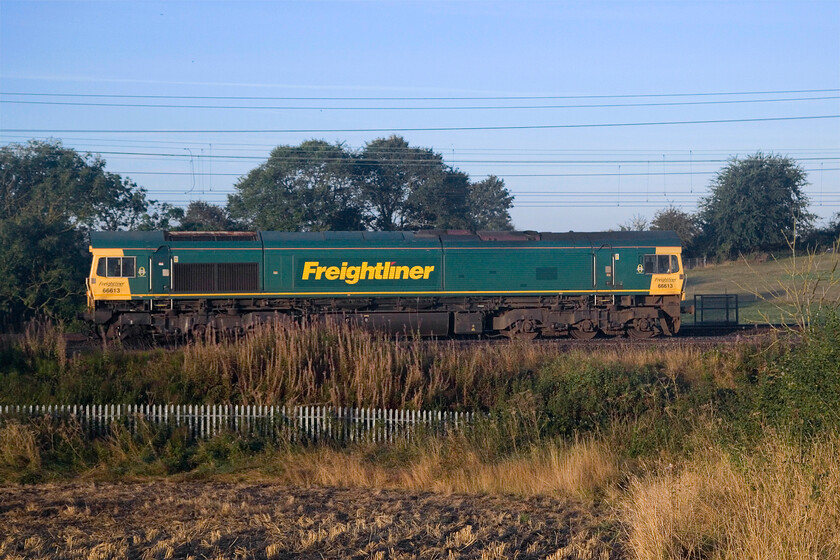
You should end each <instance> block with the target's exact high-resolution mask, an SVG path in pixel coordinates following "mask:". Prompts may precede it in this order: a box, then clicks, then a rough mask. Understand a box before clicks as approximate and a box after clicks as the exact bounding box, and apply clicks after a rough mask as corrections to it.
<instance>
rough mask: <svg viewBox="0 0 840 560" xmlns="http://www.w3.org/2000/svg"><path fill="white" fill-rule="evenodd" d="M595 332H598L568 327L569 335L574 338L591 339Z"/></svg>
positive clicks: (596, 332)
mask: <svg viewBox="0 0 840 560" xmlns="http://www.w3.org/2000/svg"><path fill="white" fill-rule="evenodd" d="M596 334H598V331H582V330H580V329H576V328H574V327H572V328H571V329H569V336H571V337H572V338H574V339H575V340H592V339H593V338H595V335H596Z"/></svg>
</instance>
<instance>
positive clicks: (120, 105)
mask: <svg viewBox="0 0 840 560" xmlns="http://www.w3.org/2000/svg"><path fill="white" fill-rule="evenodd" d="M0 95H2V94H0ZM829 99H840V96H837V95H829V96H821V97H785V98H781V99H725V100H715V101H669V102H658V103H608V104H603V103H601V104H587V105H460V106H457V105H456V106H439V107H417V106H413V107H408V106H399V107H383V106H378V107H329V106H306V105H294V106H291V105H286V106H284V105H170V104H160V103H90V102H81V101H19V100H11V99H0V103H6V104H16V105H61V106H74V107H116V108H143V109H150V108H153V109H240V110H242V109H244V110H252V111H264V110H269V111H307V110H308V111H476V110H506V109H515V110H522V109H597V108H618V107H674V106H687V105H739V104H745V103H780V102H789V101H825V100H829Z"/></svg>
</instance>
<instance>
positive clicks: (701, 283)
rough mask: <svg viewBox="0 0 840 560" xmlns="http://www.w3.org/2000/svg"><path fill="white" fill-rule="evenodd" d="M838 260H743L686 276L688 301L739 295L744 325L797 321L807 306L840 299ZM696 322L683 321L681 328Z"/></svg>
mask: <svg viewBox="0 0 840 560" xmlns="http://www.w3.org/2000/svg"><path fill="white" fill-rule="evenodd" d="M838 260H840V255H837V254H836V253H822V254H819V255H810V256H808V255H806V256H797V257H796V258H794V257H790V256H788V257H779V258H773V257H767V258H766V259H764V258H758V259H757V258H745V259H740V260H738V261H728V262H725V263H721V264H712V265H709V266H706V267H705V268H694V269H692V270H689V271H687V272H686V275H687V276H688V283H687V286H686V301H687V302H693V300H694V295H695V294H738V301H739V304H740V322H741V323H747V324H749V323H765V322H772V323H783V322H787V323H790V322H795V317H794V316H795V315H798V314H801V313H800V312H801V310H802V308H803V307H809V308H810V309H812V310H816V309H817V308H818V306H819V305H820V304H821V303H825V302H826V301H835V302H836V301H837V300H838V298H840V267H838ZM693 322H694V317H692V316H685V315H684V316H683V324H692V323H693Z"/></svg>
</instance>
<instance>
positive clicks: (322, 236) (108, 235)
mask: <svg viewBox="0 0 840 560" xmlns="http://www.w3.org/2000/svg"><path fill="white" fill-rule="evenodd" d="M486 242H495V243H500V244H508V243H509V244H511V245H547V246H559V247H602V246H642V247H663V246H664V247H679V246H680V245H681V243H680V239H679V237H677V234H676V233H674V232H673V231H608V232H571V231H570V232H567V233H553V232H542V233H540V232H535V231H479V232H471V231H465V230H422V231H416V232H415V231H323V232H282V231H260V232H165V231H92V232H90V244H91V246H92V247H97V248H126V249H136V248H153V249H157V248H158V247H160V246H161V245H166V244H167V243H168V244H170V245H174V246H179V245H180V246H189V247H203V246H208V245H207V244H212V246H217V247H229V246H237V247H242V246H243V245H245V246H248V247H260V246H261V245H262V246H266V247H272V246H278V245H279V246H287V247H288V246H298V247H301V246H303V247H305V246H307V245H312V246H316V247H317V246H335V245H338V246H345V247H353V246H355V245H358V244H364V245H373V246H377V245H379V246H395V245H396V246H402V245H406V246H407V245H410V246H413V247H417V246H418V245H419V246H427V247H439V246H441V245H443V246H469V245H475V244H482V243H486Z"/></svg>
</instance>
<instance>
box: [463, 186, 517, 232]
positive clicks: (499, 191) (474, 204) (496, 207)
mask: <svg viewBox="0 0 840 560" xmlns="http://www.w3.org/2000/svg"><path fill="white" fill-rule="evenodd" d="M469 207H470V215H471V224H470V227H471V228H472V229H474V230H490V231H493V230H510V229H513V224H511V222H510V214H509V213H508V211H509V210H510V209H511V208H512V207H513V195H511V194H510V192H509V191H508V190H507V188H506V187H505V182H504V180H503V179H499V178H498V177H496V176H495V175H490V176H489V177H487V178H486V179H484V180H483V181H479V182H477V183H472V184H471V185H470V193H469Z"/></svg>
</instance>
